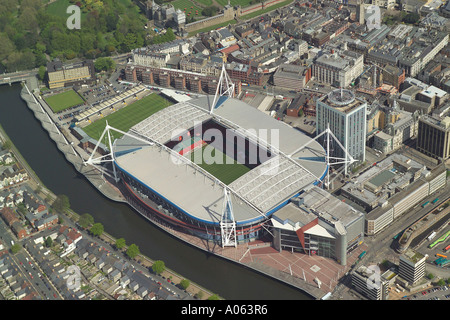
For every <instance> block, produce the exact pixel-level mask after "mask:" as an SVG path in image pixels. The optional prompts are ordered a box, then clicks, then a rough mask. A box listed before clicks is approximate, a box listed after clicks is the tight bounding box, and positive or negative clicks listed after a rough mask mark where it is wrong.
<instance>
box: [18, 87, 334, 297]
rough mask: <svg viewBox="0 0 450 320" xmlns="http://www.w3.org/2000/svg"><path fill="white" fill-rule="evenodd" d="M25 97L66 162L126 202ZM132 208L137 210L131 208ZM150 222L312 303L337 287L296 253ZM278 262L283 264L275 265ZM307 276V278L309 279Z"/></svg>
mask: <svg viewBox="0 0 450 320" xmlns="http://www.w3.org/2000/svg"><path fill="white" fill-rule="evenodd" d="M21 96H22V99H23V100H24V101H25V102H26V103H27V105H28V107H29V108H30V109H31V110H32V111H33V112H34V114H35V116H36V118H37V119H38V120H39V121H40V122H41V123H42V126H43V127H44V129H46V130H47V131H48V132H49V136H50V138H51V139H52V140H53V141H54V142H55V143H56V145H57V147H58V149H59V150H60V151H61V152H62V153H63V154H64V155H65V158H66V160H68V161H69V162H70V163H72V164H73V165H74V167H75V169H77V171H78V172H80V173H82V174H83V175H84V176H85V177H86V178H87V179H88V180H89V181H90V182H91V183H92V184H93V185H94V186H95V187H96V189H97V190H99V191H100V192H101V193H102V194H103V195H105V196H107V197H108V198H109V199H111V200H114V201H120V202H125V201H124V199H123V196H122V197H121V195H118V194H115V193H118V190H117V189H116V188H115V187H114V186H113V184H112V183H109V182H107V181H106V180H105V179H104V178H103V176H102V174H101V173H100V172H99V171H97V170H96V169H94V168H92V167H90V166H89V167H87V166H84V164H83V159H82V157H81V155H80V154H81V153H82V152H83V150H81V149H80V148H77V146H76V144H75V143H74V144H73V145H72V144H71V143H70V142H72V141H74V142H75V141H76V140H75V139H74V140H72V137H71V136H70V134H69V133H67V135H64V134H63V133H61V132H59V130H58V128H57V127H56V125H55V124H54V122H52V120H51V118H50V116H49V114H48V113H47V112H45V110H44V108H45V106H44V107H43V106H41V105H40V103H39V102H38V101H37V100H36V98H34V96H32V95H31V93H30V92H29V91H28V89H27V88H26V87H24V89H23V90H22V92H21ZM75 148H76V150H75ZM84 156H86V155H84ZM72 161H74V162H72ZM83 168H89V169H84V170H89V171H84V170H83ZM86 172H87V173H88V175H86ZM106 191H108V192H106ZM128 204H129V203H128ZM130 206H131V207H133V206H132V205H131V204H130ZM133 209H135V211H137V212H138V213H139V212H140V211H139V209H138V208H135V207H133ZM141 215H142V214H141ZM149 221H150V222H152V224H153V225H155V226H158V227H159V228H161V229H162V230H164V231H165V232H167V233H168V234H169V235H172V236H173V237H175V238H177V239H180V240H183V241H184V242H185V243H186V244H189V245H190V246H192V247H195V248H198V249H201V250H203V251H205V252H208V253H212V254H214V255H215V256H217V257H219V258H222V259H225V260H227V261H230V262H233V263H236V264H238V265H240V266H244V267H246V268H248V269H250V270H251V271H253V272H255V271H256V273H259V274H261V275H263V276H267V277H269V278H271V279H275V280H277V281H279V282H282V283H284V284H286V285H289V286H291V287H292V288H295V289H297V290H300V291H301V292H304V293H305V294H306V295H307V296H309V297H310V298H312V299H318V298H320V297H322V296H323V295H325V294H326V293H327V292H329V291H331V289H332V288H331V285H333V284H332V283H331V282H330V289H328V288H327V287H326V286H322V288H320V286H318V285H317V284H316V283H314V281H313V280H314V279H315V278H314V274H312V273H311V272H314V271H309V270H308V269H303V270H302V269H301V268H305V267H303V266H302V267H300V269H299V268H298V267H296V266H295V264H296V263H297V262H298V261H299V260H301V259H303V257H302V256H300V255H298V254H296V253H290V252H274V251H270V252H267V251H264V250H263V251H261V249H264V245H262V246H260V247H258V245H259V244H255V245H254V246H252V245H251V244H243V245H239V246H238V247H236V248H232V247H225V248H222V247H221V246H217V245H215V244H211V243H206V242H205V241H201V239H198V238H196V237H193V236H190V235H187V234H184V233H179V232H176V231H175V230H171V229H168V228H167V227H165V226H162V225H158V224H157V223H155V221H152V220H150V219H149ZM274 260H275V261H279V262H281V263H272V262H273V261H274ZM318 261H319V260H318ZM316 263H320V262H316ZM305 273H306V276H307V278H306V277H305ZM330 279H331V278H330ZM330 281H332V280H330ZM327 282H328V281H327ZM324 283H325V282H324Z"/></svg>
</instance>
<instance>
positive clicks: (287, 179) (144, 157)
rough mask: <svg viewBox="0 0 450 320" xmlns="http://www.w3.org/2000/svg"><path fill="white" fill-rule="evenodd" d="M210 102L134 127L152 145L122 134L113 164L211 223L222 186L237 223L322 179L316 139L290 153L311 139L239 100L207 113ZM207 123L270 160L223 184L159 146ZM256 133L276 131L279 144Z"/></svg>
mask: <svg viewBox="0 0 450 320" xmlns="http://www.w3.org/2000/svg"><path fill="white" fill-rule="evenodd" d="M211 103H212V98H211V97H210V96H206V97H201V98H198V99H193V100H190V101H189V102H181V103H178V104H175V105H172V106H170V107H167V108H165V109H163V110H161V111H158V112H157V113H155V114H153V115H152V116H150V117H149V118H147V119H145V120H143V121H142V122H140V123H139V124H137V125H135V126H134V127H133V128H132V129H131V130H130V131H129V133H135V134H136V135H139V136H141V137H145V138H146V139H148V140H149V141H153V142H156V144H154V145H145V146H144V145H143V144H142V142H139V143H136V142H134V143H133V142H132V139H133V138H131V137H129V136H124V137H123V138H122V139H119V140H116V142H115V145H114V149H115V151H114V152H115V154H116V156H115V157H116V164H117V165H118V167H119V168H120V169H121V170H123V171H125V172H127V173H128V174H129V175H131V176H132V177H134V178H135V179H137V180H139V181H140V182H141V183H143V184H145V185H146V186H148V187H149V188H150V189H152V190H153V191H154V192H157V193H158V194H160V196H162V197H164V198H166V199H167V200H169V201H170V202H172V203H173V204H175V205H176V206H178V207H179V208H182V210H183V211H185V212H186V213H187V214H189V215H191V216H193V217H195V218H196V219H200V220H204V221H210V222H213V223H217V222H218V221H220V217H219V216H218V215H220V210H218V211H216V210H212V208H213V207H212V206H213V205H214V204H219V207H220V205H221V204H222V203H223V187H226V188H227V189H228V190H230V192H231V199H232V202H233V206H234V214H235V219H236V223H237V224H239V223H240V222H243V221H246V222H248V221H251V220H255V219H261V217H265V216H267V215H268V214H270V213H271V212H272V211H273V210H275V209H276V208H278V207H279V206H280V205H282V204H284V203H286V202H287V201H288V200H289V199H290V198H291V197H293V196H295V195H296V194H298V193H299V192H300V191H301V190H302V189H303V188H305V187H306V186H308V185H311V184H313V183H317V182H318V181H320V180H321V179H322V178H323V177H324V175H325V173H326V171H327V165H326V163H325V162H324V161H323V160H322V161H321V160H320V159H322V158H323V156H324V150H323V148H322V147H321V146H320V144H318V143H317V142H316V141H313V142H312V143H310V144H309V146H308V148H305V149H303V150H302V151H299V152H297V153H295V152H296V150H297V149H298V148H299V146H301V145H304V144H305V143H307V142H309V141H310V140H311V138H309V137H307V136H305V135H304V134H303V133H301V132H299V131H298V130H295V129H294V128H292V127H290V126H288V125H286V124H284V123H282V122H280V121H277V120H276V119H274V118H272V117H270V116H268V115H267V114H265V113H262V112H261V111H259V110H257V109H256V108H253V107H251V106H249V105H248V104H246V103H244V102H242V101H240V100H237V99H234V98H228V99H226V100H225V101H224V102H222V103H221V105H220V106H219V107H218V108H217V109H215V110H214V113H210V112H209V111H210V108H209V106H210V104H211ZM210 119H214V120H215V121H217V122H218V123H221V124H222V125H224V126H226V127H228V128H231V129H232V130H236V131H237V132H239V133H240V134H242V135H244V136H246V137H247V138H248V139H251V140H253V141H257V142H258V143H259V144H260V145H263V146H265V147H266V148H268V149H269V150H271V152H272V153H273V154H274V156H272V157H271V158H270V159H269V160H267V161H265V162H263V163H262V164H260V165H259V166H257V167H256V168H254V169H252V170H250V171H249V172H247V173H245V174H243V175H242V176H241V177H239V178H237V179H236V180H235V181H233V182H232V183H230V184H229V185H224V184H223V183H221V182H220V181H219V180H218V179H217V178H215V177H213V176H212V175H210V174H208V173H207V172H206V171H205V170H203V169H201V168H200V167H199V166H198V165H196V164H195V163H193V162H191V161H190V160H189V159H187V158H186V157H183V156H181V155H179V154H178V153H177V152H175V151H174V150H171V149H170V148H168V147H166V146H164V144H165V143H167V142H168V141H170V140H171V138H172V136H173V134H174V132H176V130H178V132H179V133H181V132H180V129H181V131H182V130H183V129H185V130H189V129H191V128H193V127H194V126H195V125H197V124H198V123H200V122H204V121H207V120H210ZM258 130H274V132H277V133H278V137H277V139H279V140H278V143H270V142H269V141H267V140H265V139H258V137H256V136H255V132H258ZM139 144H140V145H139ZM137 145H139V146H137ZM127 150H129V151H130V152H127ZM291 153H293V154H291ZM174 157H175V158H179V159H181V160H180V161H181V163H182V164H181V165H180V164H179V163H178V164H177V163H176V161H173V160H174ZM306 159H307V160H306ZM311 159H315V160H314V161H313V160H311ZM218 217H219V218H218Z"/></svg>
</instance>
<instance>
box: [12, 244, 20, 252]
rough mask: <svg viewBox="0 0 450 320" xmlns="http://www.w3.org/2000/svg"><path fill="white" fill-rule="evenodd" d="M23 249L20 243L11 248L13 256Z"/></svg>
mask: <svg viewBox="0 0 450 320" xmlns="http://www.w3.org/2000/svg"><path fill="white" fill-rule="evenodd" d="M21 249H22V246H21V245H20V244H18V243H15V244H13V245H12V246H11V253H12V254H16V253H17V252H19V251H20V250H21Z"/></svg>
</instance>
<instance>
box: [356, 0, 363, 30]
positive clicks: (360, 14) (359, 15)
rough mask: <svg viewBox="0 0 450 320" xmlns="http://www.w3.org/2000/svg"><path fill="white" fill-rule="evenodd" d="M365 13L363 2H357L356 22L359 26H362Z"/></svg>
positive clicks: (360, 0) (361, 0) (359, 0)
mask: <svg viewBox="0 0 450 320" xmlns="http://www.w3.org/2000/svg"><path fill="white" fill-rule="evenodd" d="M364 18H365V11H364V0H358V1H357V4H356V20H357V21H358V22H359V24H360V25H363V24H364Z"/></svg>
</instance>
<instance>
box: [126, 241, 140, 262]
mask: <svg viewBox="0 0 450 320" xmlns="http://www.w3.org/2000/svg"><path fill="white" fill-rule="evenodd" d="M139 253H140V251H139V247H138V246H137V245H135V244H134V243H133V244H132V245H130V246H129V247H128V249H127V252H126V254H127V256H128V257H129V258H130V259H134V258H135V257H136V256H137V255H139Z"/></svg>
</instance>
